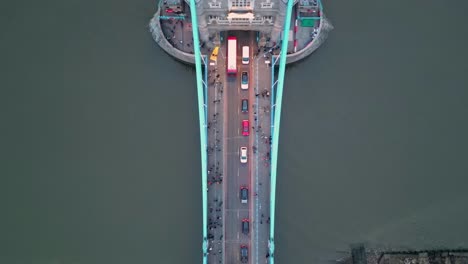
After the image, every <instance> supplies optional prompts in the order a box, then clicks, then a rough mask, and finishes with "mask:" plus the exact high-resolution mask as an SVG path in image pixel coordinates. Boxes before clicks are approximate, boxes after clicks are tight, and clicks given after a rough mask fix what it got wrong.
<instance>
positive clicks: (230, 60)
mask: <svg viewBox="0 0 468 264" xmlns="http://www.w3.org/2000/svg"><path fill="white" fill-rule="evenodd" d="M226 67H227V74H236V73H237V39H236V37H228V43H227V62H226Z"/></svg>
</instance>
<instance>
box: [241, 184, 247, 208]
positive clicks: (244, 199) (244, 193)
mask: <svg viewBox="0 0 468 264" xmlns="http://www.w3.org/2000/svg"><path fill="white" fill-rule="evenodd" d="M248 198H249V189H247V187H241V189H240V200H241V203H243V204H246V203H247V199H248Z"/></svg>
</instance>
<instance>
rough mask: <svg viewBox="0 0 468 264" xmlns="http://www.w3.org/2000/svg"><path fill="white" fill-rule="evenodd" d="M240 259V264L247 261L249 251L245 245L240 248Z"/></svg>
mask: <svg viewBox="0 0 468 264" xmlns="http://www.w3.org/2000/svg"><path fill="white" fill-rule="evenodd" d="M240 258H241V262H242V263H247V261H249V249H248V248H247V246H246V245H242V246H241V247H240Z"/></svg>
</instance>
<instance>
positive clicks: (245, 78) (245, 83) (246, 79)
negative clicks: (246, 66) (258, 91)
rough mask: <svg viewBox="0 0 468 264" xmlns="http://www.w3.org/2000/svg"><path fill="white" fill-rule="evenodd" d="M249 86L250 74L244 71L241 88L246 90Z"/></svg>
mask: <svg viewBox="0 0 468 264" xmlns="http://www.w3.org/2000/svg"><path fill="white" fill-rule="evenodd" d="M248 88H249V74H248V73H247V72H242V74H241V89H242V90H245V89H248Z"/></svg>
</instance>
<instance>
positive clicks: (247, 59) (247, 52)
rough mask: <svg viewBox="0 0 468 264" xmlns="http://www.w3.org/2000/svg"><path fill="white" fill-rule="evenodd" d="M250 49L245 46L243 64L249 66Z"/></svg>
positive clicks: (243, 48)
mask: <svg viewBox="0 0 468 264" xmlns="http://www.w3.org/2000/svg"><path fill="white" fill-rule="evenodd" d="M249 55H250V52H249V47H248V46H243V47H242V64H249V57H250V56H249Z"/></svg>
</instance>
